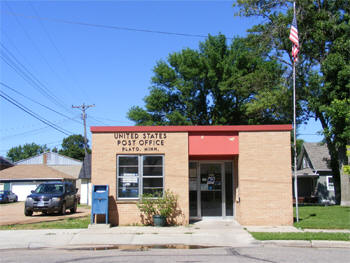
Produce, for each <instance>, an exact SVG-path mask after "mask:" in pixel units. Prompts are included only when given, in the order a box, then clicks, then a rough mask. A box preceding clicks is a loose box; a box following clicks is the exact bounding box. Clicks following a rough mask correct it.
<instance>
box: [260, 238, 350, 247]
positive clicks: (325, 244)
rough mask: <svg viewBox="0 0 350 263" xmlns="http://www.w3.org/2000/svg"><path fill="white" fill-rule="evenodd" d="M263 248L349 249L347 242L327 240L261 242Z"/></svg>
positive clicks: (349, 244)
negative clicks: (270, 246)
mask: <svg viewBox="0 0 350 263" xmlns="http://www.w3.org/2000/svg"><path fill="white" fill-rule="evenodd" d="M261 245H263V246H269V245H273V246H282V247H306V248H349V249H350V242H348V241H327V240H311V241H307V240H268V241H261Z"/></svg>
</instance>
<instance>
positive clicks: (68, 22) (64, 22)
mask: <svg viewBox="0 0 350 263" xmlns="http://www.w3.org/2000/svg"><path fill="white" fill-rule="evenodd" d="M4 13H5V14H10V15H12V16H15V17H23V18H27V19H39V20H46V21H52V22H56V23H63V24H71V25H80V26H88V27H96V28H105V29H112V30H122V31H133V32H142V33H153V34H162V35H172V36H181V37H196V38H207V37H208V36H207V35H200V34H189V33H178V32H169V31H159V30H150V29H143V28H132V27H121V26H112V25H103V24H94V23H86V22H79V21H72V20H65V19H58V18H49V17H42V16H29V15H24V14H20V13H14V12H11V13H6V12H4ZM226 39H233V38H232V37H226Z"/></svg>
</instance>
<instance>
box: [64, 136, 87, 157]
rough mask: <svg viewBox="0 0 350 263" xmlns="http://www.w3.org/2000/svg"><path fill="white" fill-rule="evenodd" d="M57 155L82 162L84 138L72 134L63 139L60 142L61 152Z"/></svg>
mask: <svg viewBox="0 0 350 263" xmlns="http://www.w3.org/2000/svg"><path fill="white" fill-rule="evenodd" d="M87 148H88V152H91V151H90V149H89V145H87ZM59 154H62V155H65V156H68V157H71V158H74V159H78V160H81V161H82V160H84V156H85V151H84V137H83V136H82V135H80V134H74V135H71V136H68V137H67V138H64V139H63V141H62V146H61V150H59Z"/></svg>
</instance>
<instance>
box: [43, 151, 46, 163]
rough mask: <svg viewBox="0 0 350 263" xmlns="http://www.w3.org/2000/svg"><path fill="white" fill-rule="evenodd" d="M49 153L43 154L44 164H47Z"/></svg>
mask: <svg viewBox="0 0 350 263" xmlns="http://www.w3.org/2000/svg"><path fill="white" fill-rule="evenodd" d="M46 154H47V153H44V154H43V164H44V165H47V155H46Z"/></svg>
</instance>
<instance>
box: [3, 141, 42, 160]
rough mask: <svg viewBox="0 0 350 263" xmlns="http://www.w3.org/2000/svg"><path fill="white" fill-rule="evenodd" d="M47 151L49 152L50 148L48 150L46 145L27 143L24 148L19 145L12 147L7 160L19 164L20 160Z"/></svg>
mask: <svg viewBox="0 0 350 263" xmlns="http://www.w3.org/2000/svg"><path fill="white" fill-rule="evenodd" d="M47 151H49V148H47V146H46V144H45V145H38V144H36V143H34V142H33V143H26V144H24V145H23V146H22V145H19V146H16V147H12V148H11V149H10V150H9V151H8V152H7V158H8V159H10V160H11V161H12V162H17V161H19V160H23V159H27V158H30V157H33V156H36V155H38V154H41V153H43V152H47Z"/></svg>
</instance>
